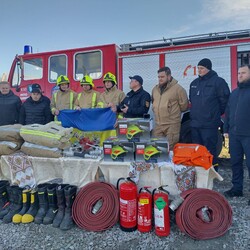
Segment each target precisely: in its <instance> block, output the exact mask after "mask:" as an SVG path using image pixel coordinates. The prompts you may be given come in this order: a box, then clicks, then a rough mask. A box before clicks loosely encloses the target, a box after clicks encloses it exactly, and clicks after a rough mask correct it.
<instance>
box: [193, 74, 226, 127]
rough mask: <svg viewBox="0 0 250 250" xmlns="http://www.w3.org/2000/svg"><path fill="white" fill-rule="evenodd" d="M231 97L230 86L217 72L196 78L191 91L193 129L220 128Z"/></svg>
mask: <svg viewBox="0 0 250 250" xmlns="http://www.w3.org/2000/svg"><path fill="white" fill-rule="evenodd" d="M229 95H230V90H229V87H228V84H227V83H226V81H225V80H224V79H223V78H221V77H219V76H218V75H217V73H216V72H215V71H213V70H210V71H209V72H208V73H207V74H206V75H204V76H203V77H198V78H196V79H195V80H194V81H193V82H192V83H191V84H190V89H189V100H190V102H191V109H190V117H191V127H197V128H218V127H219V126H220V124H221V115H222V114H224V112H225V109H226V105H227V101H228V98H229Z"/></svg>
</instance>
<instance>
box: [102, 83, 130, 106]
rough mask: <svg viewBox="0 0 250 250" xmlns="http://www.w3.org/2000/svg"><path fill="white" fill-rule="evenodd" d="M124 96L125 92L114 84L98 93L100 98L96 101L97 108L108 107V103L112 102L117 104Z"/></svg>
mask: <svg viewBox="0 0 250 250" xmlns="http://www.w3.org/2000/svg"><path fill="white" fill-rule="evenodd" d="M124 98H125V94H124V92H123V91H121V90H119V89H117V88H116V86H114V87H113V88H111V89H109V90H107V89H106V90H105V91H104V92H103V93H101V95H100V99H99V101H98V107H99V108H106V107H108V104H109V103H113V104H114V105H119V104H120V103H121V102H122V100H123V99H124Z"/></svg>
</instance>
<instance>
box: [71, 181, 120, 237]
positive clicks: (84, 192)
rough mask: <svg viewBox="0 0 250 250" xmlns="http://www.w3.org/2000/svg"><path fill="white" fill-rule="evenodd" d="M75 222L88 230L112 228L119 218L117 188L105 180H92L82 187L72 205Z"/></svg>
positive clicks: (95, 230) (96, 230)
mask: <svg viewBox="0 0 250 250" xmlns="http://www.w3.org/2000/svg"><path fill="white" fill-rule="evenodd" d="M72 216H73V220H74V221H75V223H76V224H77V225H78V226H79V227H80V228H82V229H85V230H88V231H94V232H98V231H103V230H106V229H109V228H111V227H112V226H114V225H115V224H116V223H117V222H118V218H119V195H118V191H117V189H116V188H115V187H114V186H113V185H111V184H108V183H105V182H92V183H89V184H87V185H86V186H84V187H82V188H81V189H80V191H79V193H78V194H77V196H76V199H75V201H74V203H73V207H72Z"/></svg>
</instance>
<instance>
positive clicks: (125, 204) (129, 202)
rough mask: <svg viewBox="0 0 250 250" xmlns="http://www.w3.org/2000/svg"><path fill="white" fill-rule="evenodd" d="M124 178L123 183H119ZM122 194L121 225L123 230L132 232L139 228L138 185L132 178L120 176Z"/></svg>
mask: <svg viewBox="0 0 250 250" xmlns="http://www.w3.org/2000/svg"><path fill="white" fill-rule="evenodd" d="M121 180H124V182H123V183H121V184H120V187H119V183H120V181H121ZM117 189H118V190H119V195H120V227H121V229H122V230H123V231H126V232H132V231H135V230H136V228H137V186H136V184H135V182H134V181H132V180H131V178H129V177H128V178H126V179H125V178H120V179H118V181H117Z"/></svg>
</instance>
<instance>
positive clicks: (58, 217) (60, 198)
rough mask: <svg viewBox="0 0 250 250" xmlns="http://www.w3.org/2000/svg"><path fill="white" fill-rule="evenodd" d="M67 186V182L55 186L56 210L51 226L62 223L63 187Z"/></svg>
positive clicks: (63, 207)
mask: <svg viewBox="0 0 250 250" xmlns="http://www.w3.org/2000/svg"><path fill="white" fill-rule="evenodd" d="M67 186H69V184H61V185H58V186H57V188H56V197H57V206H58V212H57V214H56V216H55V218H54V220H53V227H60V224H61V223H62V220H63V217H64V213H65V207H66V202H65V195H64V189H65V187H67Z"/></svg>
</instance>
